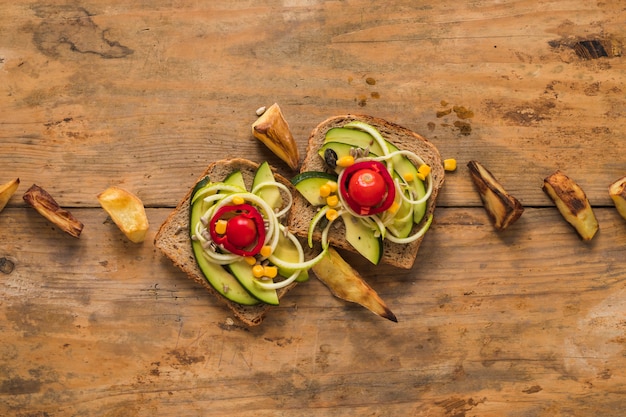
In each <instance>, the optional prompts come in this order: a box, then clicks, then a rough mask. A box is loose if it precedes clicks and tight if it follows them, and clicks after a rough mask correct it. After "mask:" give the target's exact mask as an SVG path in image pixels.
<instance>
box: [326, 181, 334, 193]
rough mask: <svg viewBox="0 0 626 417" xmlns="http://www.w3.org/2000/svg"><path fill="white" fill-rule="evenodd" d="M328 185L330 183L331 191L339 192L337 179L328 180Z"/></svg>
mask: <svg viewBox="0 0 626 417" xmlns="http://www.w3.org/2000/svg"><path fill="white" fill-rule="evenodd" d="M326 185H328V186H329V187H330V192H331V193H336V192H337V181H328V182H327V183H326Z"/></svg>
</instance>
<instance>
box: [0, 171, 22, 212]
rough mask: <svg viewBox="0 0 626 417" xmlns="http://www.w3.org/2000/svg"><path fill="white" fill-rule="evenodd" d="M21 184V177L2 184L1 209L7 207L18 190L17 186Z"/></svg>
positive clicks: (0, 192)
mask: <svg viewBox="0 0 626 417" xmlns="http://www.w3.org/2000/svg"><path fill="white" fill-rule="evenodd" d="M19 185H20V179H19V178H15V179H14V180H11V181H9V182H7V183H5V184H2V185H0V211H2V210H3V209H4V208H5V207H6V205H7V203H8V202H9V200H10V199H11V196H13V194H15V191H17V187H18V186H19Z"/></svg>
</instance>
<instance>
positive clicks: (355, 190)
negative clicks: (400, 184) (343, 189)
mask: <svg viewBox="0 0 626 417" xmlns="http://www.w3.org/2000/svg"><path fill="white" fill-rule="evenodd" d="M386 191H387V184H386V183H385V180H384V179H383V177H382V175H380V174H379V173H378V172H376V171H374V170H372V169H362V170H360V171H358V172H356V173H355V174H354V175H352V177H350V181H349V183H348V193H349V194H350V197H352V199H353V200H354V201H355V202H356V203H358V204H359V205H361V206H365V207H374V206H377V205H378V204H380V203H381V202H382V201H383V199H384V198H385V193H386Z"/></svg>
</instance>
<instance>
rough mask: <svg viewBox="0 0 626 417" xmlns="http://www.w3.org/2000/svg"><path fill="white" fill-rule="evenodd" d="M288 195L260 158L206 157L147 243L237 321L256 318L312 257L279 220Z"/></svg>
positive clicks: (303, 274) (301, 275)
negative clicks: (213, 159)
mask: <svg viewBox="0 0 626 417" xmlns="http://www.w3.org/2000/svg"><path fill="white" fill-rule="evenodd" d="M293 195H294V190H293V189H292V187H291V184H290V183H289V181H288V180H287V179H285V178H284V177H281V176H280V175H277V174H274V172H273V171H272V169H271V168H270V166H269V164H268V163H267V162H265V163H263V164H261V165H257V164H256V163H254V162H251V161H248V160H245V159H232V160H223V161H217V162H214V163H212V164H211V165H210V166H209V167H208V168H207V170H206V171H205V172H204V173H203V174H202V175H201V177H200V178H199V179H198V181H197V183H196V185H195V186H194V187H193V188H192V189H191V190H190V191H189V192H188V193H187V195H186V196H185V197H184V198H183V199H182V201H181V202H180V203H179V204H178V206H177V207H176V209H174V210H173V211H172V213H171V214H170V215H169V216H168V218H167V219H166V221H165V222H164V223H163V224H162V225H161V227H160V229H159V231H158V232H157V235H156V236H155V246H156V247H157V248H159V249H160V250H161V251H162V252H163V253H164V254H165V255H166V256H167V257H168V258H170V259H171V260H172V262H173V263H174V264H175V265H176V266H178V267H179V268H180V269H182V270H183V271H184V272H185V273H186V274H187V275H188V276H189V277H190V278H192V279H193V280H194V281H196V282H198V283H200V284H202V285H203V286H204V287H205V288H207V289H208V291H209V292H210V293H212V294H214V295H215V296H216V297H217V298H218V299H219V300H222V301H223V302H224V303H225V304H226V305H227V306H228V307H229V308H230V309H231V310H232V311H233V313H234V314H235V316H236V317H237V318H238V319H240V320H241V321H242V322H243V323H245V324H247V325H249V326H253V325H257V324H259V323H261V321H262V320H263V318H264V316H265V314H266V312H267V310H268V309H269V308H270V307H271V306H273V305H277V304H278V303H279V300H280V299H281V298H282V297H283V296H284V295H285V294H286V293H287V292H288V291H289V290H290V289H291V288H292V287H293V286H294V285H295V284H296V283H297V282H298V281H303V280H306V279H308V269H309V268H310V267H311V265H312V264H313V263H315V262H316V259H315V258H314V259H309V260H308V261H305V255H304V251H303V247H302V245H301V244H300V242H299V241H298V239H297V238H296V237H295V236H294V235H293V234H292V233H290V232H289V230H288V229H287V228H286V227H285V226H284V222H283V220H284V219H285V217H286V215H287V213H288V212H289V210H290V209H291V205H292V201H293V199H292V196H293ZM319 256H321V254H320V255H319ZM317 259H319V258H317Z"/></svg>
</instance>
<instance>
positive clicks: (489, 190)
mask: <svg viewBox="0 0 626 417" xmlns="http://www.w3.org/2000/svg"><path fill="white" fill-rule="evenodd" d="M467 167H468V168H469V171H470V175H471V177H472V181H473V182H474V185H476V189H477V190H478V192H479V194H480V198H481V200H482V201H483V205H484V207H485V210H486V211H487V214H488V215H489V218H490V219H491V221H492V222H493V226H494V227H495V228H496V229H497V230H504V229H506V228H507V227H509V226H510V225H512V224H513V223H515V222H516V221H517V219H519V218H520V216H521V215H522V213H524V207H522V204H521V203H520V202H519V201H518V200H517V199H516V198H515V197H513V196H512V195H510V194H509V193H507V192H506V190H505V189H504V188H503V187H502V185H501V184H500V183H499V182H498V180H496V178H495V177H494V176H493V174H492V173H491V172H489V170H488V169H487V168H485V167H484V166H483V165H482V164H481V163H480V162H478V161H469V163H468V164H467Z"/></svg>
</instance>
